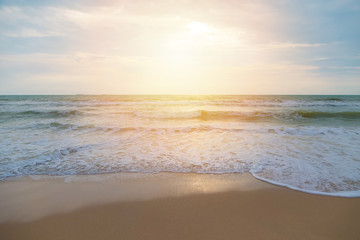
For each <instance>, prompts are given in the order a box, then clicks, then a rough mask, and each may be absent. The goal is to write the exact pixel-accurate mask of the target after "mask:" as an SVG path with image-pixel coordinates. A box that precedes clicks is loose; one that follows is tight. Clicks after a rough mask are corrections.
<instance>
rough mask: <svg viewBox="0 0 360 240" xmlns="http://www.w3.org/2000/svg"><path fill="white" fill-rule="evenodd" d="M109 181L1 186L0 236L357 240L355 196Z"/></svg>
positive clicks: (359, 203) (218, 181)
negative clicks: (341, 196) (345, 196)
mask: <svg viewBox="0 0 360 240" xmlns="http://www.w3.org/2000/svg"><path fill="white" fill-rule="evenodd" d="M114 176H115V177H114ZM116 176H118V175H110V177H109V176H108V179H105V180H104V177H102V179H100V181H98V179H92V178H89V177H78V178H75V179H70V180H69V179H64V178H40V179H33V178H23V179H19V180H12V181H6V182H4V181H3V182H2V183H0V200H1V201H0V210H1V218H0V222H1V224H0V239H6V240H11V239H30V240H31V239H37V240H41V239H69V240H72V239H74V240H75V239H89V240H92V239H360V198H340V197H329V196H320V195H311V194H307V193H303V192H298V191H294V190H290V189H286V188H283V187H277V186H274V185H271V184H267V183H264V182H261V181H259V180H256V179H254V178H253V177H251V175H249V174H240V175H239V174H238V175H236V174H235V175H231V174H229V175H222V176H221V175H220V176H219V175H199V174H164V175H147V176H145V177H139V176H138V175H131V174H130V175H126V176H125V177H124V175H121V177H116ZM133 176H135V177H133ZM105 178H106V177H105ZM81 189H83V191H80V190H81ZM117 189H119V190H118V191H117ZM79 191H80V192H79ZM19 199H22V200H19ZM47 202H54V203H53V204H48V203H47ZM41 206H43V208H42V207H41ZM32 208H34V209H35V210H34V211H30V210H27V211H26V209H32ZM38 212H40V214H39V213H38Z"/></svg>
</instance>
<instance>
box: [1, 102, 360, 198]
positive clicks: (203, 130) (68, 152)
mask: <svg viewBox="0 0 360 240" xmlns="http://www.w3.org/2000/svg"><path fill="white" fill-rule="evenodd" d="M0 134H1V139H0V178H1V179H4V178H7V177H11V176H19V175H72V174H97V173H106V172H162V171H172V172H196V173H230V172H250V173H252V174H253V175H254V176H255V177H257V178H260V179H263V180H265V181H269V182H273V183H276V184H279V185H284V186H288V187H291V188H294V189H298V190H302V191H308V192H313V193H319V194H329V195H339V196H360V147H359V146H360V96H107V95H104V96H85V95H79V96H0Z"/></svg>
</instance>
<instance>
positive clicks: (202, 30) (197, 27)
mask: <svg viewBox="0 0 360 240" xmlns="http://www.w3.org/2000/svg"><path fill="white" fill-rule="evenodd" d="M186 27H187V28H188V30H189V31H190V33H191V34H195V35H199V34H206V33H211V32H212V31H213V29H212V28H211V27H209V26H208V25H207V24H205V23H201V22H191V23H189V24H188V25H187V26H186Z"/></svg>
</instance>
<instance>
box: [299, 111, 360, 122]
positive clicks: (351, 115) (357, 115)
mask: <svg viewBox="0 0 360 240" xmlns="http://www.w3.org/2000/svg"><path fill="white" fill-rule="evenodd" d="M294 114H295V115H298V116H301V117H303V118H346V119H354V120H355V119H356V120H360V112H317V111H295V112H294Z"/></svg>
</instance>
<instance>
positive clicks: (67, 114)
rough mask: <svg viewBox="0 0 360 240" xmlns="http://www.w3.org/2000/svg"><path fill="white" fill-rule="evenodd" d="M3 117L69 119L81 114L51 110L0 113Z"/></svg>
mask: <svg viewBox="0 0 360 240" xmlns="http://www.w3.org/2000/svg"><path fill="white" fill-rule="evenodd" d="M0 113H1V115H2V116H3V117H40V118H42V117H44V118H55V117H71V116H75V115H79V114H81V112H80V111H78V110H52V111H34V110H28V111H20V112H0Z"/></svg>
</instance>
